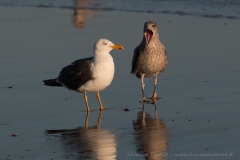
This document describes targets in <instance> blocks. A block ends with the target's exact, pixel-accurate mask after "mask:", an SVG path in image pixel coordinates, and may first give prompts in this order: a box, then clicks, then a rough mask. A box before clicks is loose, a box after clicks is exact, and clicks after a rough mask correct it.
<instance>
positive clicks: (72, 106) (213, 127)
mask: <svg viewBox="0 0 240 160" xmlns="http://www.w3.org/2000/svg"><path fill="white" fill-rule="evenodd" d="M74 12H75V11H72V10H64V9H54V8H51V9H48V8H33V7H30V8H29V7H0V15H1V21H0V30H1V37H0V44H2V47H1V51H0V65H1V67H0V73H1V76H0V81H1V85H0V95H1V97H0V107H1V112H0V130H1V132H0V141H1V146H0V159H66V158H68V159H96V157H98V158H97V159H101V158H102V157H104V159H147V157H149V156H150V157H149V159H161V158H162V159H178V158H180V159H192V158H193V156H194V159H202V157H200V156H197V155H196V154H206V155H207V154H208V156H205V157H204V159H216V157H217V158H219V159H226V157H227V158H228V157H230V158H231V159H238V158H239V157H240V156H239V153H238V150H239V146H240V144H239V142H240V141H239V140H240V139H239V131H240V130H239V123H240V121H239V119H238V118H237V117H238V113H239V104H240V101H239V95H240V92H239V81H240V74H239V73H240V72H239V70H240V68H239V58H240V54H239V49H238V48H239V37H240V35H239V34H240V33H239V31H238V30H239V20H234V21H232V20H229V19H208V18H202V17H199V18H196V17H191V16H178V15H166V14H150V13H149V14H144V13H126V12H117V11H115V12H113V11H112V12H107V11H106V12H100V11H98V12H96V11H92V12H90V13H89V12H88V13H86V14H87V15H86V16H83V18H85V19H84V21H83V22H84V27H82V28H81V29H79V28H78V27H75V23H72V22H73V21H74V18H75V16H74V15H75V14H74ZM88 17H90V18H88ZM126 17H128V18H126ZM140 17H141V18H140ZM149 17H151V19H155V20H156V21H157V23H158V24H159V32H160V37H161V40H162V42H163V44H164V45H165V46H166V48H167V52H168V57H169V65H168V66H167V69H166V71H165V72H164V73H163V74H162V75H160V76H159V80H158V85H157V92H158V94H159V95H160V97H162V99H160V100H159V101H158V102H157V104H156V111H155V106H154V105H152V104H146V105H145V106H144V109H145V110H144V112H143V110H142V108H143V106H142V104H140V103H139V100H140V98H141V87H140V80H138V79H137V78H136V77H135V76H133V75H131V74H130V73H129V72H130V66H131V65H130V64H131V58H132V54H133V49H134V47H135V46H137V45H138V44H139V43H140V41H141V38H142V27H143V23H144V22H145V21H147V20H149ZM74 22H75V21H74ZM123 24H124V25H123ZM101 37H105V38H108V39H110V40H112V41H113V42H114V43H118V44H121V45H123V46H124V48H125V50H124V51H112V52H111V55H112V56H113V58H114V60H115V66H116V73H115V77H114V80H113V82H112V84H111V85H110V86H109V87H108V88H107V89H105V90H104V91H102V92H101V99H102V102H103V105H104V107H105V108H106V110H105V111H103V113H102V115H101V114H100V112H99V110H98V108H99V107H98V101H97V98H96V96H95V94H93V93H88V96H89V105H90V108H91V109H92V112H91V113H90V114H89V115H87V113H86V111H85V110H86V109H85V103H84V99H83V95H82V94H77V93H75V92H71V91H68V90H66V89H64V88H54V87H47V86H44V85H43V83H42V80H44V79H48V78H54V77H56V76H57V75H58V72H59V71H60V69H61V68H62V67H63V66H65V65H68V64H69V63H71V62H72V61H74V60H76V59H79V58H83V57H89V56H91V54H92V45H93V43H94V42H95V41H96V40H97V39H98V38H101ZM145 83H146V95H150V94H151V93H152V89H153V79H152V78H146V79H145ZM125 108H128V109H129V110H130V111H128V112H125V111H124V109H125ZM99 117H100V118H99ZM144 117H145V118H144ZM86 118H87V119H88V125H87V127H86ZM99 120H101V121H99ZM86 128H87V129H86ZM12 134H17V135H18V136H17V137H13V136H12ZM158 135H159V136H158ZM160 135H161V136H160ZM88 136H90V138H89V137H88ZM155 142H157V143H155ZM105 143H106V145H103V144H105ZM102 146H104V147H106V148H104V147H102ZM102 150H104V152H103V151H102ZM105 151H107V152H105ZM146 153H148V154H146ZM150 153H152V154H150ZM153 153H154V154H153ZM155 153H157V154H155ZM163 153H164V154H163ZM217 153H218V155H217ZM180 154H182V155H180ZM183 154H184V155H183ZM193 154H195V155H193ZM209 154H212V156H209ZM213 155H215V156H214V157H213ZM115 157H116V158H115Z"/></svg>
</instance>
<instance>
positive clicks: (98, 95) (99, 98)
mask: <svg viewBox="0 0 240 160" xmlns="http://www.w3.org/2000/svg"><path fill="white" fill-rule="evenodd" d="M96 95H97V99H98V103H99V106H100V110H104V108H103V106H102V102H101V97H100V93H99V91H98V92H96Z"/></svg>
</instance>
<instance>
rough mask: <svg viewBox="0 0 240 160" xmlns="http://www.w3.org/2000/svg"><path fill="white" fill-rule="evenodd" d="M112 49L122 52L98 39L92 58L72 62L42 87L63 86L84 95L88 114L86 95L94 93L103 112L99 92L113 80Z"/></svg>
mask: <svg viewBox="0 0 240 160" xmlns="http://www.w3.org/2000/svg"><path fill="white" fill-rule="evenodd" d="M112 49H118V50H123V47H122V46H121V45H118V44H113V43H112V42H111V41H109V40H107V39H99V40H98V41H97V42H96V43H95V45H94V55H93V57H89V58H84V59H79V60H76V61H74V62H73V63H71V64H70V65H68V66H66V67H64V68H63V69H62V70H61V72H60V74H59V76H58V77H57V78H55V79H48V80H44V81H43V82H44V85H47V86H64V87H66V88H68V89H69V90H73V91H76V92H80V93H84V99H85V103H86V108H87V111H88V112H89V111H90V108H89V105H88V97H87V94H86V93H87V92H96V95H97V98H98V102H99V105H100V110H103V109H104V108H103V105H102V102H101V98H100V93H99V91H101V90H103V89H105V88H106V87H107V86H109V85H110V83H111V82H112V80H113V76H114V70H115V69H114V62H113V58H112V56H111V55H110V54H109V52H110V51H111V50H112Z"/></svg>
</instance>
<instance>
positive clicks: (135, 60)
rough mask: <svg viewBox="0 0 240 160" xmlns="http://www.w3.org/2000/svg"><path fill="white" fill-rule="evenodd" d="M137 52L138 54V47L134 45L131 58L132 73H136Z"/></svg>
mask: <svg viewBox="0 0 240 160" xmlns="http://www.w3.org/2000/svg"><path fill="white" fill-rule="evenodd" d="M139 54H140V53H139V49H138V47H136V48H135V49H134V53H133V58H132V70H131V73H132V74H135V73H136V66H137V61H138V57H139Z"/></svg>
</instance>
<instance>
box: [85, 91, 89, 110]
mask: <svg viewBox="0 0 240 160" xmlns="http://www.w3.org/2000/svg"><path fill="white" fill-rule="evenodd" d="M84 100H85V103H86V108H87V111H88V112H90V108H89V106H88V97H87V93H86V92H84Z"/></svg>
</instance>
